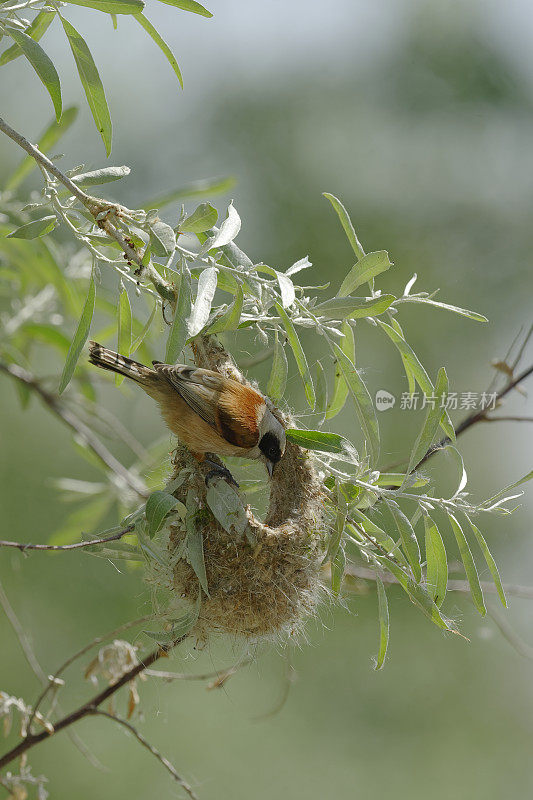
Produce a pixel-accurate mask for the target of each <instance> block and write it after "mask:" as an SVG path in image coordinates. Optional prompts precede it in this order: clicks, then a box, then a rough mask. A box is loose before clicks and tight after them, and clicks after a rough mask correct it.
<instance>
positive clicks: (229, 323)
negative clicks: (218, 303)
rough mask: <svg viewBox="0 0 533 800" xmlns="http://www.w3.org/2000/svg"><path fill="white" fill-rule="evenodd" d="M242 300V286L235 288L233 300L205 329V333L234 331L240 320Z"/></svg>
mask: <svg viewBox="0 0 533 800" xmlns="http://www.w3.org/2000/svg"><path fill="white" fill-rule="evenodd" d="M243 302H244V293H243V291H242V286H239V287H238V288H237V295H236V297H235V300H234V301H233V303H231V305H229V306H228V308H227V309H226V310H225V311H224V313H223V314H221V315H220V316H219V317H217V318H216V319H215V320H214V322H212V323H211V325H210V326H209V328H207V330H206V331H205V333H206V334H211V333H220V332H221V331H234V330H237V328H238V327H239V322H240V320H241V313H242V305H243Z"/></svg>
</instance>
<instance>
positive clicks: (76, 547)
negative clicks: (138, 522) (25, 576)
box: [0, 525, 135, 551]
mask: <svg viewBox="0 0 533 800" xmlns="http://www.w3.org/2000/svg"><path fill="white" fill-rule="evenodd" d="M133 530H135V525H128V527H127V528H124V529H123V530H121V531H118V532H117V533H113V534H111V535H110V536H104V537H103V538H101V539H90V540H89V541H87V542H74V544H29V543H28V544H25V543H24V542H8V541H4V540H3V539H0V547H16V548H17V549H18V550H22V551H24V550H79V549H80V548H81V547H91V546H92V545H95V544H105V543H106V542H115V541H116V540H117V539H122V537H123V536H126V534H127V533H131V532H132V531H133Z"/></svg>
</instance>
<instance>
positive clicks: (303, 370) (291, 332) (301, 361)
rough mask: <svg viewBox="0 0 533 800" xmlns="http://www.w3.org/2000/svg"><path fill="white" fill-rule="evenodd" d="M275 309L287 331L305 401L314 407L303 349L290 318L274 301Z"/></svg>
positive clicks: (312, 389)
mask: <svg viewBox="0 0 533 800" xmlns="http://www.w3.org/2000/svg"><path fill="white" fill-rule="evenodd" d="M276 311H277V312H278V314H279V316H280V317H281V320H282V322H283V325H284V327H285V330H286V332H287V339H288V340H289V344H290V346H291V349H292V352H293V353H294V358H295V359H296V366H297V367H298V372H299V373H300V376H301V378H302V381H303V384H304V389H305V396H306V398H307V402H308V403H309V405H310V406H311V408H314V405H315V399H316V398H315V387H314V386H313V378H312V377H311V372H310V370H309V365H308V363H307V358H306V356H305V353H304V349H303V347H302V345H301V343H300V340H299V338H298V334H297V333H296V330H295V328H294V325H293V323H292V320H291V319H290V317H289V316H288V315H287V312H286V311H285V309H284V308H283V306H281V305H280V304H279V303H276Z"/></svg>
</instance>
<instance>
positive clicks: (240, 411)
mask: <svg viewBox="0 0 533 800" xmlns="http://www.w3.org/2000/svg"><path fill="white" fill-rule="evenodd" d="M154 369H155V370H156V371H157V372H158V373H159V374H161V375H164V377H165V378H166V379H167V380H168V382H169V383H170V384H171V386H172V387H173V388H174V389H175V390H176V391H177V392H178V394H179V395H180V397H182V398H183V400H185V402H186V403H187V405H188V406H189V407H190V408H191V409H192V410H193V411H194V412H195V413H196V414H198V416H199V417H201V418H202V419H203V420H205V422H207V423H208V425H211V427H213V428H215V430H217V431H218V432H219V433H220V434H221V435H222V436H223V437H224V439H226V441H228V442H230V444H233V445H236V446H237V447H242V448H245V449H250V448H252V447H255V445H256V444H257V443H258V441H259V432H258V429H257V411H258V407H259V406H261V405H262V404H263V403H264V400H263V398H262V397H261V395H260V394H259V393H258V392H256V391H254V390H253V389H250V388H249V387H246V386H243V385H242V384H240V383H238V382H237V381H234V380H232V379H231V378H225V377H224V376H223V375H220V374H219V373H218V372H212V371H211V370H207V369H198V368H196V367H188V366H182V365H176V366H170V365H168V364H158V363H155V364H154Z"/></svg>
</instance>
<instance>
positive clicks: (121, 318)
mask: <svg viewBox="0 0 533 800" xmlns="http://www.w3.org/2000/svg"><path fill="white" fill-rule="evenodd" d="M120 283H121V286H120V294H119V296H118V309H117V311H118V313H117V350H118V352H119V353H120V354H121V355H124V356H129V354H130V351H131V305H130V298H129V295H128V292H127V291H126V289H125V288H124V284H123V283H122V281H121V282H120ZM123 380H124V375H119V374H118V373H115V384H116V385H117V386H120V384H121V383H122V381H123Z"/></svg>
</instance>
